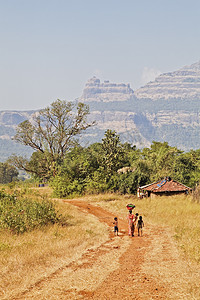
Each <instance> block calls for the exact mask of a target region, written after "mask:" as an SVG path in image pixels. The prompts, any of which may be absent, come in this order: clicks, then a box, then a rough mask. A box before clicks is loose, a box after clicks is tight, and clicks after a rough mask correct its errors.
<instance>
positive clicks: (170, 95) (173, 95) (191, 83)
mask: <svg viewBox="0 0 200 300" xmlns="http://www.w3.org/2000/svg"><path fill="white" fill-rule="evenodd" d="M135 95H136V97H137V98H138V99H146V98H148V99H151V100H159V99H161V100H169V99H181V100H183V99H184V100H196V99H200V62H197V63H195V64H192V65H191V66H186V67H184V68H182V69H180V70H178V71H175V72H169V73H164V74H161V75H160V76H158V77H157V78H156V79H155V81H152V82H149V83H148V84H146V85H145V86H143V87H141V88H140V89H138V90H137V91H135Z"/></svg>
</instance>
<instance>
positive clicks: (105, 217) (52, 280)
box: [13, 198, 200, 300]
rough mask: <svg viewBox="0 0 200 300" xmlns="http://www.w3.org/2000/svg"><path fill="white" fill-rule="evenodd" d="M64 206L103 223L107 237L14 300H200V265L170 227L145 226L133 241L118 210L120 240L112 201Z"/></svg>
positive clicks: (74, 202)
mask: <svg viewBox="0 0 200 300" xmlns="http://www.w3.org/2000/svg"><path fill="white" fill-rule="evenodd" d="M63 201H64V202H65V203H66V204H67V205H72V206H73V207H74V206H75V207H78V210H80V212H81V213H84V214H85V215H88V214H92V215H93V216H95V217H96V220H97V221H98V222H99V221H100V222H101V223H104V224H105V225H106V226H107V228H108V231H109V235H108V238H107V239H106V240H105V241H103V242H102V243H100V244H99V245H98V246H96V247H95V246H93V247H91V248H88V249H86V251H84V252H83V253H82V254H81V256H80V255H79V256H77V253H74V255H73V259H72V260H71V262H69V263H68V264H63V266H62V267H58V268H57V269H56V270H54V272H52V273H51V274H48V275H47V276H46V277H43V278H38V280H37V281H36V282H35V284H33V285H32V286H30V287H29V288H27V289H26V290H25V291H24V292H22V293H19V294H18V295H17V296H15V297H14V298H13V299H16V300H17V299H20V300H21V299H113V298H115V299H148V300H149V299H189V298H190V299H199V298H198V297H199V296H200V294H199V291H198V289H199V285H198V282H200V268H199V265H198V264H195V263H193V262H191V261H189V260H187V259H186V258H185V256H183V253H182V252H180V250H179V249H178V247H177V244H176V241H175V240H174V238H173V236H172V232H171V230H170V228H169V227H166V226H165V227H164V226H158V225H156V224H153V223H149V222H145V228H144V229H145V230H144V235H143V237H138V236H137V235H135V236H134V237H129V236H128V233H127V221H126V216H125V213H127V212H123V213H121V210H119V215H118V216H119V236H114V233H113V218H114V217H115V213H116V211H117V208H116V207H114V209H113V208H112V203H111V202H112V201H110V202H109V201H108V202H107V203H106V205H105V204H100V203H95V202H92V201H89V200H86V199H85V198H84V199H72V200H63Z"/></svg>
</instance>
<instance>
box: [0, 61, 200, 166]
mask: <svg viewBox="0 0 200 300" xmlns="http://www.w3.org/2000/svg"><path fill="white" fill-rule="evenodd" d="M77 100H78V101H81V102H84V103H86V104H88V105H89V107H90V112H91V113H90V115H89V120H90V121H93V120H95V121H96V123H97V125H96V126H94V127H92V128H89V129H88V130H87V131H86V133H84V134H83V135H82V136H81V138H80V141H81V143H82V145H84V146H88V145H89V144H91V143H94V142H100V141H101V139H102V138H103V136H104V133H105V131H106V130H107V129H112V130H115V131H116V132H117V133H118V134H119V135H120V139H121V141H122V142H125V141H127V142H129V143H131V144H133V145H136V146H137V147H138V148H142V147H149V146H150V144H151V143H152V141H153V140H155V141H161V142H163V141H167V142H168V143H169V145H170V146H177V147H178V148H179V149H182V150H184V151H189V150H190V149H199V148H200V62H197V63H195V64H192V65H191V66H186V67H184V68H182V69H180V70H178V71H175V72H170V73H165V74H161V75H160V76H158V77H157V78H156V79H155V81H153V82H149V83H148V84H147V85H145V86H144V87H141V88H140V89H138V90H136V91H133V90H132V89H131V87H130V85H129V84H125V83H119V84H117V83H110V82H109V81H104V82H101V81H100V79H98V78H96V77H93V78H91V79H89V80H88V82H87V83H86V85H85V88H84V90H83V93H82V95H81V96H80V98H78V99H76V101H77ZM34 113H35V111H0V161H4V160H6V159H7V157H9V156H10V155H11V154H13V153H16V154H18V155H19V154H21V155H26V156H30V155H31V153H32V150H31V149H30V148H29V147H25V146H22V145H20V144H17V143H15V142H14V141H12V136H14V134H15V129H16V126H17V125H18V124H19V123H20V122H22V121H24V120H25V119H29V120H31V118H32V116H33V114H34Z"/></svg>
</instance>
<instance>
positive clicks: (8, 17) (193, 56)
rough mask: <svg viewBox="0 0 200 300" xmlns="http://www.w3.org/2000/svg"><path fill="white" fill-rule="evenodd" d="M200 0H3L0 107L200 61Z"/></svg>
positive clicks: (27, 105) (140, 79) (146, 77)
mask: <svg viewBox="0 0 200 300" xmlns="http://www.w3.org/2000/svg"><path fill="white" fill-rule="evenodd" d="M199 16H200V1H199V0H99V1H97V0H71V1H70V0H0V43H1V44H0V110H31V109H40V108H44V107H46V106H48V105H49V104H50V103H52V102H53V101H54V100H56V99H58V98H59V99H65V100H74V99H75V98H78V97H79V96H81V94H82V90H83V88H84V86H85V83H86V81H87V80H88V79H89V78H91V77H93V76H94V75H95V76H97V77H98V78H99V79H100V80H101V81H104V80H110V82H116V83H122V82H123V83H130V85H131V87H132V88H133V89H134V90H135V89H137V88H139V87H140V86H142V85H143V84H145V83H146V82H148V81H150V80H153V79H154V78H155V76H157V75H158V74H159V73H164V72H169V71H174V70H177V69H179V68H181V67H183V66H185V65H190V64H192V63H195V62H197V61H199V60H200V17H199Z"/></svg>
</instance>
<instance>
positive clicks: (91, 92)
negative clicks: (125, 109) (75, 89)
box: [79, 76, 133, 102]
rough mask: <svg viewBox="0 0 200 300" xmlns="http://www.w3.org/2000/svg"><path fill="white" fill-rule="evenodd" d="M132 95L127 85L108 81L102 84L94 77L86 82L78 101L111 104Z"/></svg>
mask: <svg viewBox="0 0 200 300" xmlns="http://www.w3.org/2000/svg"><path fill="white" fill-rule="evenodd" d="M132 95H133V90H132V89H131V88H130V85H129V84H124V83H118V84H117V83H110V82H109V81H108V80H107V81H104V82H103V83H101V82H100V80H99V79H98V78H96V77H95V76H94V77H93V78H91V79H89V80H88V82H87V83H86V85H85V88H84V90H83V94H82V96H81V97H80V98H79V101H82V102H85V101H87V102H91V101H96V102H112V101H126V100H128V99H130V96H132Z"/></svg>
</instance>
